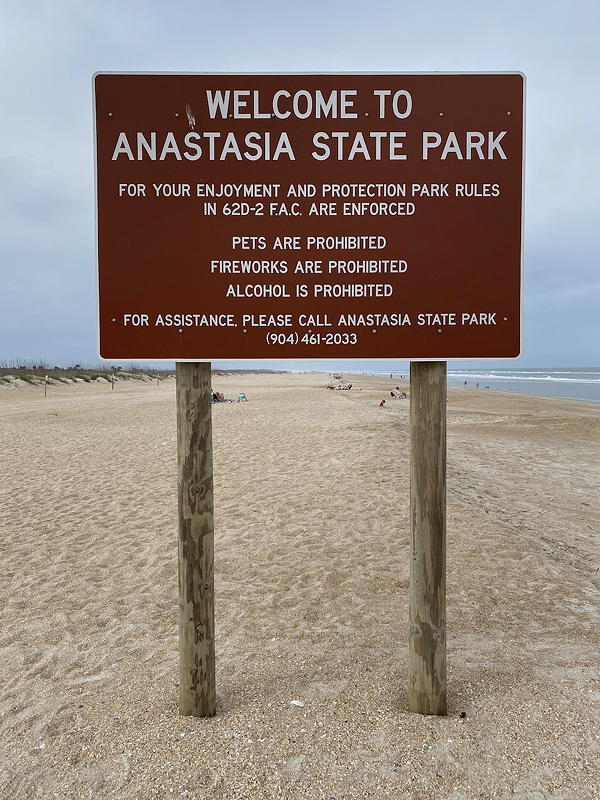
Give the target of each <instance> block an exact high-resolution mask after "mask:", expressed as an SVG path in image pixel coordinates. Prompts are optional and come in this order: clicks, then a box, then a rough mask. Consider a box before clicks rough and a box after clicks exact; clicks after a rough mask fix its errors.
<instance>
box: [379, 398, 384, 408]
mask: <svg viewBox="0 0 600 800" xmlns="http://www.w3.org/2000/svg"><path fill="white" fill-rule="evenodd" d="M384 406H385V400H382V401H381V403H379V408H383V407H384Z"/></svg>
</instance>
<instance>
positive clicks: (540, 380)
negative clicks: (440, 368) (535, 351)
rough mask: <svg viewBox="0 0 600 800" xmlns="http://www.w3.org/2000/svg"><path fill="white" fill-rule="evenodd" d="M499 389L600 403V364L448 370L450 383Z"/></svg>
mask: <svg viewBox="0 0 600 800" xmlns="http://www.w3.org/2000/svg"><path fill="white" fill-rule="evenodd" d="M465 381H466V382H467V387H475V386H477V384H479V388H480V389H482V388H486V387H487V388H489V389H500V390H502V391H503V392H521V393H522V394H535V395H542V396H544V397H568V398H572V399H574V400H590V401H592V402H596V403H600V368H597V367H582V368H579V369H573V368H565V367H562V368H558V369H514V368H513V369H461V370H454V369H449V370H448V383H449V384H450V385H452V386H464V384H465Z"/></svg>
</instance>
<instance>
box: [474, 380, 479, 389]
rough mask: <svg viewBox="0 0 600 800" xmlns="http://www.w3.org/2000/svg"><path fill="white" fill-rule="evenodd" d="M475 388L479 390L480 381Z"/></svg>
mask: <svg viewBox="0 0 600 800" xmlns="http://www.w3.org/2000/svg"><path fill="white" fill-rule="evenodd" d="M475 388H476V389H479V381H477V383H476V384H475Z"/></svg>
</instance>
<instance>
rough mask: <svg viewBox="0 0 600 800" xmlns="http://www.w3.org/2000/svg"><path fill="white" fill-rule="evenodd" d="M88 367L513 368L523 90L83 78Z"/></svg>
mask: <svg viewBox="0 0 600 800" xmlns="http://www.w3.org/2000/svg"><path fill="white" fill-rule="evenodd" d="M94 89H95V123H96V183H97V229H98V266H99V323H100V354H101V356H102V357H104V358H111V359H113V358H126V359H129V358H132V359H136V358H143V359H180V360H184V359H206V360H210V359H217V358H218V359H228V358H230V359H233V358H235V359H243V358H252V359H257V358H261V359H262V358H265V359H268V358H277V359H279V358H286V359H289V358H311V357H312V358H411V359H448V358H483V357H485V358H494V357H498V358H514V357H516V356H518V355H519V351H520V327H521V250H522V244H521V219H522V194H523V168H522V164H523V123H524V115H523V101H524V78H523V75H521V74H520V73H501V74H500V73H494V74H443V73H435V74H381V75H379V74H364V73H363V74H323V75H315V74H308V75H301V74H282V75H265V74H260V75H252V74H239V75H233V74H213V75H211V74H182V75H176V74H114V73H105V74H97V75H96V76H95V77H94Z"/></svg>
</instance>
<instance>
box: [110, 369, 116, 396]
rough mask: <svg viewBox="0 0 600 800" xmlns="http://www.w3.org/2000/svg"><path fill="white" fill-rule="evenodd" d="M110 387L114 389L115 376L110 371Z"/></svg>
mask: <svg viewBox="0 0 600 800" xmlns="http://www.w3.org/2000/svg"><path fill="white" fill-rule="evenodd" d="M110 388H111V391H113V392H114V390H115V376H114V375H113V373H112V372H111V373H110Z"/></svg>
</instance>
